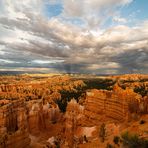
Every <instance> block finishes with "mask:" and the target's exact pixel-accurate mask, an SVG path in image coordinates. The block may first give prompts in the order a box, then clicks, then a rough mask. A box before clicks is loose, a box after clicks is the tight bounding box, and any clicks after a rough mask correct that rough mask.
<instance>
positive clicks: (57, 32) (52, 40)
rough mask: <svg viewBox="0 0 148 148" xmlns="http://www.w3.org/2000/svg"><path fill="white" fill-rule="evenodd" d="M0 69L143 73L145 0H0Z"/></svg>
mask: <svg viewBox="0 0 148 148" xmlns="http://www.w3.org/2000/svg"><path fill="white" fill-rule="evenodd" d="M0 71H1V72H2V71H22V72H35V73H86V74H125V73H142V74H147V73H148V0H21V1H20V0H15V1H14V0H0Z"/></svg>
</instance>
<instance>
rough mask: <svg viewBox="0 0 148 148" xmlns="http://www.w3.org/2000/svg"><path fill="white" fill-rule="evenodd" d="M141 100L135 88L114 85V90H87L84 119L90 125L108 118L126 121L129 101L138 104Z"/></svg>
mask: <svg viewBox="0 0 148 148" xmlns="http://www.w3.org/2000/svg"><path fill="white" fill-rule="evenodd" d="M140 100H141V96H140V95H138V94H137V93H134V92H133V90H131V89H126V90H123V89H121V88H120V87H119V86H118V85H115V86H114V89H113V91H107V90H90V91H87V93H86V101H85V105H84V106H85V109H84V115H85V120H83V121H84V123H85V124H89V125H95V124H98V123H99V121H103V120H104V119H106V118H112V119H115V120H118V121H124V120H126V119H128V117H129V102H132V103H135V104H137V103H139V102H140ZM135 107H136V106H135Z"/></svg>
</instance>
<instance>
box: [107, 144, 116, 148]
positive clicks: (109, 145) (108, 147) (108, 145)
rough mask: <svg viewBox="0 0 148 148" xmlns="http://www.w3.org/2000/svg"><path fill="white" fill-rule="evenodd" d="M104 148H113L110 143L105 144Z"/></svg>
mask: <svg viewBox="0 0 148 148" xmlns="http://www.w3.org/2000/svg"><path fill="white" fill-rule="evenodd" d="M106 148H114V146H113V145H111V144H110V143H107V145H106Z"/></svg>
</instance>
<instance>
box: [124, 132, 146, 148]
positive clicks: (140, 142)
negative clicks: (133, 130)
mask: <svg viewBox="0 0 148 148" xmlns="http://www.w3.org/2000/svg"><path fill="white" fill-rule="evenodd" d="M121 137H122V141H123V145H125V146H128V147H129V148H147V147H148V140H145V139H141V138H140V137H139V136H138V135H136V134H129V132H128V131H127V132H125V133H123V134H122V135H121Z"/></svg>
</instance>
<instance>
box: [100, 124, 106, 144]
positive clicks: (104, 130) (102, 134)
mask: <svg viewBox="0 0 148 148" xmlns="http://www.w3.org/2000/svg"><path fill="white" fill-rule="evenodd" d="M99 137H100V138H101V141H102V142H104V141H105V137H106V129H105V123H102V124H101V126H100V131H99Z"/></svg>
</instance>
